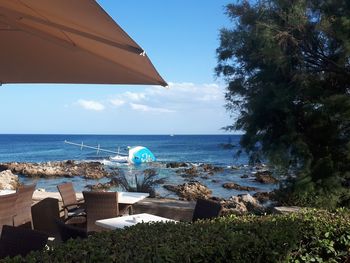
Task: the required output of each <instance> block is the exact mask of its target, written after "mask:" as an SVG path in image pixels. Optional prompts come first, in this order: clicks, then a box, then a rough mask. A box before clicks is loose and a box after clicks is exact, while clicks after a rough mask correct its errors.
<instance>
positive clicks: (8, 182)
mask: <svg viewBox="0 0 350 263" xmlns="http://www.w3.org/2000/svg"><path fill="white" fill-rule="evenodd" d="M18 186H19V180H18V176H17V175H15V174H13V173H12V172H11V170H5V171H2V172H0V189H1V190H3V189H11V190H15V189H17V188H18Z"/></svg>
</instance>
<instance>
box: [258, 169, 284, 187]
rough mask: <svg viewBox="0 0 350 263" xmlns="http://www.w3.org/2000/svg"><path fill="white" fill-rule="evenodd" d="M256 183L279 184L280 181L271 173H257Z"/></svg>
mask: <svg viewBox="0 0 350 263" xmlns="http://www.w3.org/2000/svg"><path fill="white" fill-rule="evenodd" d="M254 176H255V181H257V182H259V183H263V184H277V183H278V180H277V179H276V178H275V177H273V176H272V173H271V172H269V171H261V172H257V173H256V174H255V175H254Z"/></svg>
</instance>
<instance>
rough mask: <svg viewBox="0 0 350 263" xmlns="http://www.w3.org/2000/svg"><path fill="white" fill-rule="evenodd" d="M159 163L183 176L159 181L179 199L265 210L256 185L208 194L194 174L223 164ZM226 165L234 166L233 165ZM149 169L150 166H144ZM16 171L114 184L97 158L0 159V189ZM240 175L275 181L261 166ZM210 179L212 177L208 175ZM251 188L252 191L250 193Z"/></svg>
mask: <svg viewBox="0 0 350 263" xmlns="http://www.w3.org/2000/svg"><path fill="white" fill-rule="evenodd" d="M155 165H163V166H164V167H166V168H167V169H173V170H174V171H175V173H176V174H177V175H178V176H180V177H182V178H184V181H185V182H184V183H183V184H178V185H174V184H162V187H163V188H164V189H166V190H168V191H170V192H172V193H174V194H176V195H177V196H178V199H179V200H185V201H195V200H197V199H199V198H204V199H213V200H217V201H220V202H221V203H222V205H223V207H224V213H235V214H244V213H247V212H254V213H263V212H264V211H265V209H266V208H265V206H264V203H266V202H267V201H269V200H270V197H271V194H270V193H268V192H261V191H259V189H257V188H256V187H251V186H244V185H239V184H237V183H236V182H232V181H228V182H218V183H219V184H221V186H222V187H223V188H225V189H233V190H238V191H243V192H247V193H246V194H240V195H237V196H231V197H230V198H227V199H223V198H219V197H215V196H212V191H211V190H210V189H209V188H208V187H207V186H206V185H205V184H204V183H203V182H199V181H198V180H197V178H201V179H203V180H208V179H210V178H211V177H212V176H213V175H215V174H216V173H220V172H222V171H223V170H224V169H225V168H222V167H216V166H213V165H211V164H200V165H193V164H188V163H184V162H181V163H176V162H171V163H165V164H155ZM229 169H233V170H236V169H238V168H237V167H232V168H229ZM148 170H151V169H148ZM18 175H22V176H25V177H28V178H56V177H66V178H72V177H75V176H80V177H83V178H87V179H101V178H111V179H110V181H109V182H107V183H101V182H98V183H96V184H94V185H88V186H86V187H87V188H88V189H90V190H108V189H110V188H111V187H115V186H117V181H118V180H115V179H116V177H118V176H119V174H118V171H116V170H110V169H107V168H106V167H105V166H104V165H103V164H102V163H99V162H77V161H71V160H68V161H60V162H43V163H27V162H25V163H19V162H10V163H0V182H1V183H0V189H16V188H17V187H18V185H19V179H18ZM241 177H242V178H250V179H251V180H254V181H256V182H259V183H261V184H276V183H277V182H278V181H277V179H275V178H274V177H273V176H272V173H271V172H269V171H268V170H266V169H265V168H264V167H261V168H259V169H257V171H256V172H254V173H251V174H250V175H243V176H241ZM210 180H211V181H212V182H213V181H214V180H213V179H210ZM252 192H255V193H254V194H252V195H251V194H250V193H252Z"/></svg>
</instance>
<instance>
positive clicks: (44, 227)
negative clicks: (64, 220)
mask: <svg viewBox="0 0 350 263" xmlns="http://www.w3.org/2000/svg"><path fill="white" fill-rule="evenodd" d="M31 211H32V220H33V228H34V229H35V230H39V231H42V232H44V233H46V234H47V235H49V236H50V237H55V238H57V237H59V236H60V235H59V231H58V227H57V225H56V223H55V220H58V219H60V212H59V205H58V199H56V198H50V197H48V198H45V199H43V200H41V201H39V202H38V203H36V204H34V205H33V206H32V208H31Z"/></svg>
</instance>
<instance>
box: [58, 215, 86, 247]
mask: <svg viewBox="0 0 350 263" xmlns="http://www.w3.org/2000/svg"><path fill="white" fill-rule="evenodd" d="M55 223H56V225H57V228H58V231H59V233H60V236H61V240H62V241H63V242H66V241H67V240H69V239H76V238H81V239H84V238H87V237H88V235H87V232H86V230H85V229H82V228H80V227H76V226H73V225H70V224H65V222H63V221H62V220H57V219H56V220H55Z"/></svg>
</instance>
